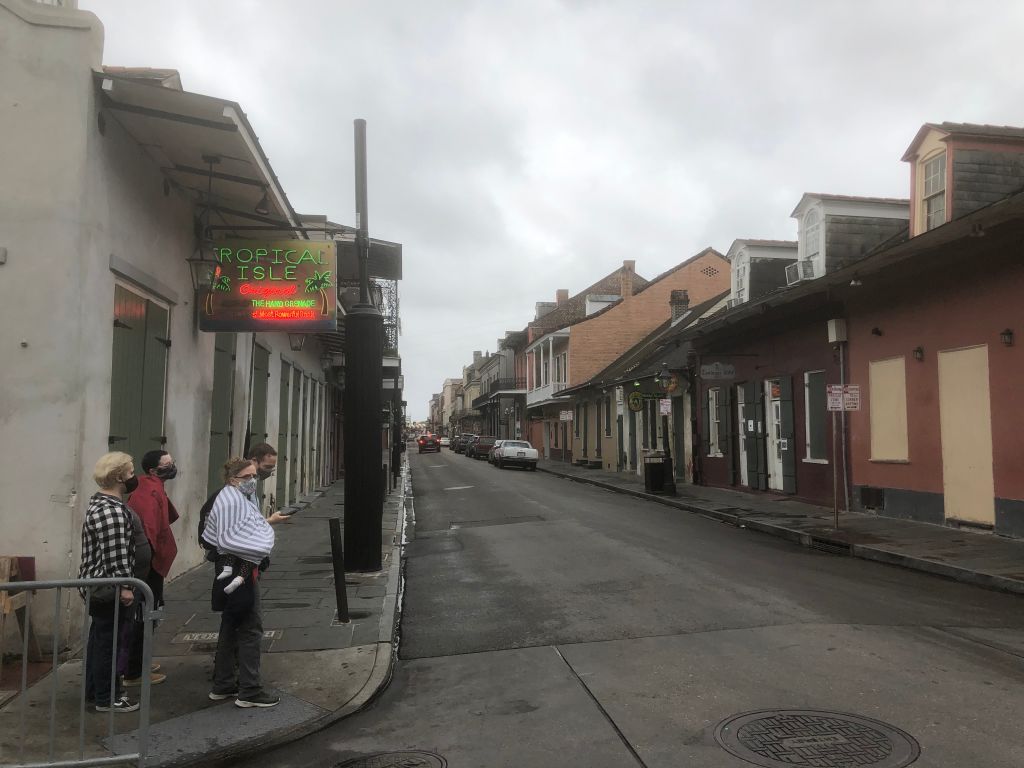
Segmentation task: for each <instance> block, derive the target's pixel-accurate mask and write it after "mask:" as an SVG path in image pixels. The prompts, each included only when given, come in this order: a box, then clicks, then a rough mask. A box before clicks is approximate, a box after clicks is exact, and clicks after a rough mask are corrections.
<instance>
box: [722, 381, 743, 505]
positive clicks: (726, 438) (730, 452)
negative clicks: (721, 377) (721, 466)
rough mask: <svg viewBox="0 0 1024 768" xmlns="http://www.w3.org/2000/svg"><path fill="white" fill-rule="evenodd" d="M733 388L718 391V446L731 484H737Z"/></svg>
mask: <svg viewBox="0 0 1024 768" xmlns="http://www.w3.org/2000/svg"><path fill="white" fill-rule="evenodd" d="M734 421H735V419H734V418H733V416H732V387H731V386H729V385H728V384H726V385H724V386H722V387H721V388H719V390H718V446H719V450H721V451H722V455H723V456H724V457H725V459H726V462H727V466H728V467H729V484H730V485H735V484H736V470H737V464H738V462H737V461H736V448H735V445H734V444H733V439H734V436H733V430H732V424H733V422H734Z"/></svg>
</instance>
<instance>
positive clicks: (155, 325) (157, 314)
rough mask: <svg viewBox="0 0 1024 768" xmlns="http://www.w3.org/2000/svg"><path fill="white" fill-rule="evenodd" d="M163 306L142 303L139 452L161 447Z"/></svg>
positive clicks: (164, 383) (164, 382)
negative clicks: (143, 337)
mask: <svg viewBox="0 0 1024 768" xmlns="http://www.w3.org/2000/svg"><path fill="white" fill-rule="evenodd" d="M167 320H168V312H167V309H166V308H164V307H161V306H160V305H159V304H155V303H153V302H152V301H147V302H146V352H145V358H144V360H143V369H142V402H141V403H140V405H141V409H142V411H141V424H140V428H141V433H142V435H141V436H142V445H141V446H140V447H139V449H138V451H139V454H140V455H141V454H143V453H145V452H146V451H152V450H157V449H160V448H163V447H164V443H166V442H167V438H166V437H164V390H165V389H166V387H167V352H168V349H170V343H171V342H170V339H169V338H168V333H167Z"/></svg>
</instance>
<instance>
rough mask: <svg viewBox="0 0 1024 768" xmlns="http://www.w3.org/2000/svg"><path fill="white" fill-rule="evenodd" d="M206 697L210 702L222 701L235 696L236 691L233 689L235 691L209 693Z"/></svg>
mask: <svg viewBox="0 0 1024 768" xmlns="http://www.w3.org/2000/svg"><path fill="white" fill-rule="evenodd" d="M208 695H209V699H210V701H224V699H230V698H232V697H234V696H237V695H238V689H237V688H235V690H233V691H224V692H223V693H222V692H220V691H210V693H209V694H208Z"/></svg>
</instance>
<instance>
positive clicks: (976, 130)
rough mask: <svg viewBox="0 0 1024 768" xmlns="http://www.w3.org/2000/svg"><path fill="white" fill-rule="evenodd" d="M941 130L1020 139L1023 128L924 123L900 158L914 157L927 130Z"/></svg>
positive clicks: (993, 137) (987, 137) (967, 135)
mask: <svg viewBox="0 0 1024 768" xmlns="http://www.w3.org/2000/svg"><path fill="white" fill-rule="evenodd" d="M932 130H935V131H942V132H943V133H947V134H949V135H951V136H963V137H971V136H973V137H976V138H979V139H1009V140H1011V141H1012V140H1015V139H1021V140H1024V128H1019V127H1017V126H1013V125H979V124H977V123H949V122H944V123H925V124H924V125H922V126H921V128H920V129H919V130H918V132H917V135H916V136H914V140H913V141H912V142H910V146H909V147H907V151H906V152H904V153H903V157H902V158H900V159H901V160H904V161H907V160H911V159H913V157H914V153H915V152H916V151H917V147H918V145H919V144H920V143H921V140H922V139H924V137H925V136H926V135H927V133H928V132H929V131H932Z"/></svg>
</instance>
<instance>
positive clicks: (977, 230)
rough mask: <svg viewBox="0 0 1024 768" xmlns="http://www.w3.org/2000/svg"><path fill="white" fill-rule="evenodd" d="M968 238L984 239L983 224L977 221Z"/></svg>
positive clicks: (972, 226)
mask: <svg viewBox="0 0 1024 768" xmlns="http://www.w3.org/2000/svg"><path fill="white" fill-rule="evenodd" d="M967 236H968V237H984V236H985V228H984V227H983V226H982V225H981V222H979V221H976V222H974V223H973V224H971V231H970V232H968V233H967Z"/></svg>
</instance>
